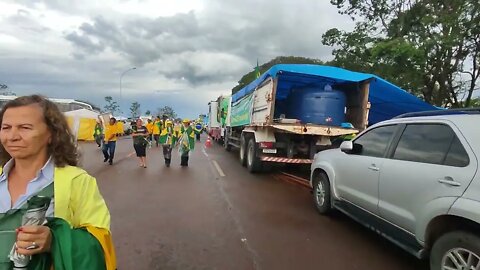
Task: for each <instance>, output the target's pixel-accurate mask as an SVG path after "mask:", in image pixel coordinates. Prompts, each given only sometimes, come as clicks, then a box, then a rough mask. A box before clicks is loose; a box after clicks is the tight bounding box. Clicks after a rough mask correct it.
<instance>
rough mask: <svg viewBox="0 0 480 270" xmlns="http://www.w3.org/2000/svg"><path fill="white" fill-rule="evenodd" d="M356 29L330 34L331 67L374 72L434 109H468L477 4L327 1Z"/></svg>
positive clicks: (479, 17)
mask: <svg viewBox="0 0 480 270" xmlns="http://www.w3.org/2000/svg"><path fill="white" fill-rule="evenodd" d="M330 2H331V3H332V4H333V5H335V6H337V8H338V9H339V11H340V13H341V14H346V15H349V16H350V17H351V18H352V19H353V20H354V21H356V26H355V28H354V30H353V31H351V32H345V31H340V30H338V29H330V30H329V31H327V32H326V33H325V34H324V35H323V39H322V41H323V44H325V45H329V46H334V47H335V49H334V50H333V55H334V57H335V58H334V60H333V62H332V64H334V65H337V66H341V67H345V68H349V69H354V70H358V71H364V72H370V73H375V74H377V75H379V76H381V77H384V78H385V79H387V80H389V81H391V82H393V83H395V84H397V85H399V86H400V87H402V88H404V89H407V90H409V91H410V92H412V93H413V94H415V95H417V96H419V97H422V98H423V99H424V100H425V101H427V102H429V103H432V104H434V105H437V106H447V107H461V106H469V103H470V102H471V99H472V95H473V91H474V89H475V86H476V84H477V83H478V80H479V76H480V29H479V28H478V25H479V23H480V2H478V0H450V1H436V0H370V1H358V0H331V1H330Z"/></svg>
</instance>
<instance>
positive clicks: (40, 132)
mask: <svg viewBox="0 0 480 270" xmlns="http://www.w3.org/2000/svg"><path fill="white" fill-rule="evenodd" d="M0 128H1V129H0V142H1V143H2V145H3V147H4V148H5V150H6V151H7V152H8V154H10V156H11V157H12V158H15V159H27V158H31V157H35V156H38V155H40V154H42V153H46V152H47V149H48V144H49V143H50V142H51V137H52V135H51V133H50V131H49V130H48V126H47V124H46V123H45V119H44V115H43V110H42V108H41V107H40V106H39V105H37V104H32V105H28V106H21V107H16V108H10V109H7V110H6V111H5V114H4V115H3V120H2V126H1V127H0Z"/></svg>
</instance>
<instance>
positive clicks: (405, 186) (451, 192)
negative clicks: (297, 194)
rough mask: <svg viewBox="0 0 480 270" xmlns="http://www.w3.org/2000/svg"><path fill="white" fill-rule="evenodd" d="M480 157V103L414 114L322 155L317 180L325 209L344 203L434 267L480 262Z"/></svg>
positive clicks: (322, 210) (361, 219)
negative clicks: (477, 106) (472, 107)
mask: <svg viewBox="0 0 480 270" xmlns="http://www.w3.org/2000/svg"><path fill="white" fill-rule="evenodd" d="M435 114H436V115H435ZM478 158H480V109H476V110H471V111H467V110H464V111H442V112H437V113H433V112H432V113H418V114H409V115H405V116H401V117H399V118H396V119H392V120H389V121H385V122H382V123H379V124H377V125H374V126H372V127H370V128H368V129H367V130H365V131H364V132H362V133H361V134H360V135H359V136H358V137H357V138H356V139H355V140H353V141H346V142H343V143H342V145H341V146H340V149H332V150H327V151H322V152H320V153H318V154H316V156H315V160H314V162H313V164H312V174H311V177H310V184H311V186H312V188H313V190H314V192H313V194H314V202H315V205H316V207H317V209H318V211H319V212H320V213H321V214H326V213H328V212H329V211H331V210H332V209H337V210H340V211H341V212H343V213H345V214H347V215H348V216H350V217H352V218H354V219H355V220H357V221H358V222H360V223H362V224H364V225H366V226H367V227H369V228H371V229H373V230H375V231H377V232H378V233H380V234H381V235H382V236H384V237H386V238H387V239H389V240H391V241H392V242H394V243H395V244H397V245H399V246H400V247H402V248H404V249H405V250H407V251H409V252H411V253H412V254H414V255H415V256H417V257H418V258H424V257H426V256H430V268H431V270H440V269H441V270H444V269H462V270H463V269H468V270H470V269H480V172H479V160H478Z"/></svg>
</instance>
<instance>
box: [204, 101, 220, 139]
mask: <svg viewBox="0 0 480 270" xmlns="http://www.w3.org/2000/svg"><path fill="white" fill-rule="evenodd" d="M217 115H218V101H216V100H215V101H210V102H209V103H208V123H207V133H208V135H209V136H210V137H212V138H213V139H214V140H216V141H218V140H220V138H221V127H220V121H219V119H218V117H217Z"/></svg>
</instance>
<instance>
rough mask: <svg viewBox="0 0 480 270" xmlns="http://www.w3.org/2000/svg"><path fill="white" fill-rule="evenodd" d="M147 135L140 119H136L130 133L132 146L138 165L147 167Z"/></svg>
mask: <svg viewBox="0 0 480 270" xmlns="http://www.w3.org/2000/svg"><path fill="white" fill-rule="evenodd" d="M147 136H148V130H147V128H146V127H145V126H143V122H142V119H138V120H137V123H136V127H135V129H134V132H133V134H132V138H133V148H134V149H135V153H136V154H137V157H138V158H139V160H140V167H143V168H147V144H148V141H147Z"/></svg>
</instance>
